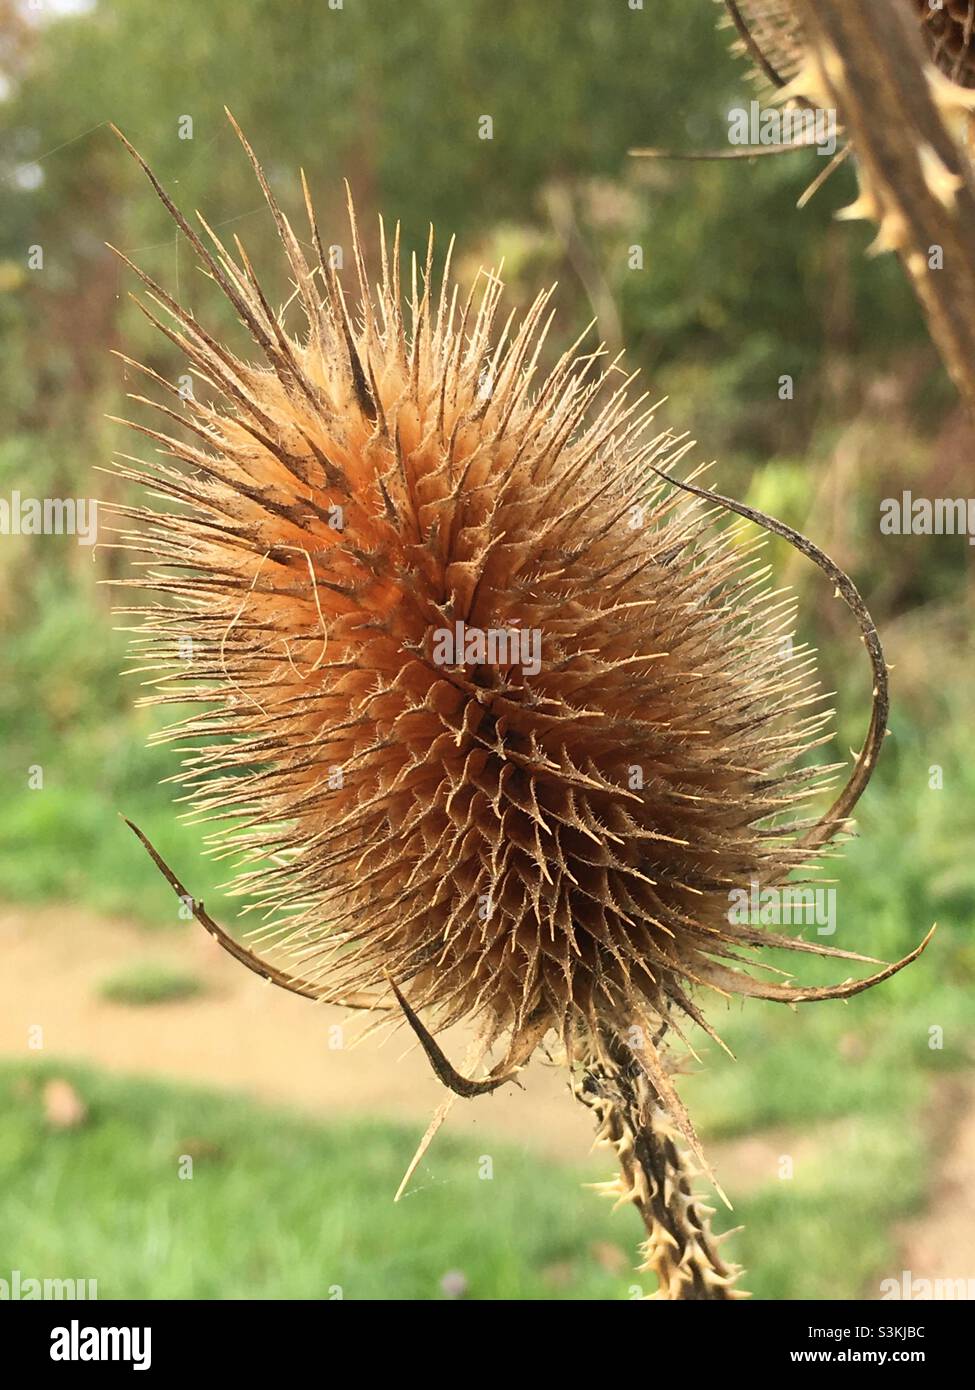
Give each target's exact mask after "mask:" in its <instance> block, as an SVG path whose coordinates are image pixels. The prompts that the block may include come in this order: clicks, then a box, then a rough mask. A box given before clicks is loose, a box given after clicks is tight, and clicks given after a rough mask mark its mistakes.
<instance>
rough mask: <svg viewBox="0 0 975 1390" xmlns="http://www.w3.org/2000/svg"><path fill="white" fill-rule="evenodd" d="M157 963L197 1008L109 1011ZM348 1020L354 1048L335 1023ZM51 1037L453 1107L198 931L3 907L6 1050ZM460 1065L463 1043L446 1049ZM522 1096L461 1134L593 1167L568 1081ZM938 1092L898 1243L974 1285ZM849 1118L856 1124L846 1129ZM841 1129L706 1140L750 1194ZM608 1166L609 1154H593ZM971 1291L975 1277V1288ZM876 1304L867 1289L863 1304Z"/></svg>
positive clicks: (968, 1124)
mask: <svg viewBox="0 0 975 1390" xmlns="http://www.w3.org/2000/svg"><path fill="white" fill-rule="evenodd" d="M147 962H152V963H156V964H159V965H166V966H170V967H172V968H174V969H178V970H180V971H182V972H187V973H190V974H192V975H194V976H196V977H197V978H198V979H199V980H200V981H201V982H202V983H203V985H204V986H205V993H203V994H202V995H200V996H199V997H197V998H193V999H187V1000H183V1001H181V1002H173V1003H167V1004H156V1005H153V1006H151V1007H148V1006H143V1007H133V1006H126V1005H121V1004H116V1003H111V1002H108V1001H106V1000H105V999H103V998H102V997H101V994H100V986H101V985H102V984H103V983H104V981H105V980H106V979H107V978H108V977H110V976H113V975H117V974H119V973H121V972H124V971H125V970H127V969H132V968H134V967H136V966H140V965H144V964H145V963H147ZM336 1024H341V1025H343V1030H344V1037H343V1039H342V1041H343V1043H344V1045H343V1046H340V1047H336V1046H334V1045H333V1046H330V1042H332V1043H333V1044H334V1042H335V1041H336V1039H335V1036H334V1034H333V1033H332V1028H333V1026H334V1025H336ZM37 1025H40V1027H41V1028H42V1029H43V1043H44V1047H43V1051H44V1053H45V1054H46V1055H48V1056H53V1057H57V1058H64V1059H72V1060H77V1061H85V1062H91V1063H94V1064H96V1065H98V1066H100V1067H104V1068H106V1069H108V1070H113V1071H118V1072H123V1073H129V1074H136V1073H138V1074H145V1075H151V1076H157V1077H160V1078H165V1079H170V1080H175V1081H181V1082H184V1083H185V1082H187V1081H193V1082H195V1083H197V1084H199V1085H202V1086H215V1087H225V1088H227V1089H231V1090H235V1091H239V1092H241V1093H243V1094H246V1095H249V1096H251V1097H253V1098H255V1099H257V1100H261V1101H265V1102H269V1103H272V1104H277V1105H285V1106H291V1107H293V1108H296V1109H299V1110H304V1111H307V1112H309V1113H312V1114H315V1115H318V1116H322V1115H340V1114H347V1115H348V1114H355V1113H357V1114H361V1113H363V1112H366V1113H371V1114H382V1115H388V1116H393V1117H396V1118H398V1119H400V1120H403V1121H405V1122H407V1123H411V1124H414V1125H415V1126H416V1129H417V1136H418V1137H419V1135H420V1134H421V1133H422V1132H423V1130H424V1129H425V1128H426V1124H427V1122H428V1120H429V1118H430V1115H431V1114H432V1113H433V1111H434V1109H435V1108H436V1106H437V1104H438V1103H439V1101H440V1099H441V1097H442V1089H441V1087H440V1083H439V1082H438V1081H436V1080H435V1078H434V1077H433V1075H432V1073H431V1071H430V1068H429V1065H428V1064H427V1062H426V1059H425V1058H424V1057H423V1056H422V1054H421V1053H420V1052H419V1049H418V1048H417V1047H415V1046H409V1045H408V1044H407V1041H406V1039H405V1037H404V1036H403V1035H402V1034H398V1035H397V1036H396V1037H395V1038H392V1039H387V1040H385V1041H382V1042H381V1041H380V1039H378V1038H375V1037H374V1038H370V1039H367V1040H366V1041H364V1042H363V1043H361V1044H359V1045H354V1042H355V1037H356V1034H357V1032H358V1027H359V1025H358V1024H356V1023H355V1022H354V1021H353V1022H352V1023H350V1022H349V1015H348V1012H347V1011H345V1010H340V1009H328V1008H323V1007H321V1006H318V1005H313V1004H310V1003H309V1002H308V1001H307V1000H304V999H300V998H297V997H296V996H293V995H289V994H286V993H284V992H283V991H281V990H279V989H274V988H272V987H270V986H268V985H265V984H264V983H263V982H262V981H260V980H259V979H257V978H256V977H255V976H253V975H251V974H249V973H248V972H247V971H246V970H244V969H242V968H241V967H240V966H238V965H236V964H235V963H234V962H233V961H230V960H228V958H227V957H226V956H225V955H224V953H223V952H222V951H221V950H220V948H219V947H218V946H217V945H216V943H215V942H214V941H212V940H211V939H210V938H209V937H208V936H206V935H205V934H204V933H203V932H202V931H200V930H199V929H198V928H197V927H196V926H195V924H187V926H186V928H185V930H180V931H166V930H151V929H145V928H140V927H138V926H136V925H133V924H131V923H128V922H124V921H119V920H106V919H104V918H100V917H97V916H94V915H92V914H90V913H87V912H85V911H83V910H81V909H78V908H73V907H66V908H51V907H45V908H40V909H33V908H31V909H25V908H16V909H13V908H11V909H2V908H0V1054H6V1055H8V1056H30V1055H32V1054H31V1052H30V1050H29V1038H30V1035H31V1029H32V1028H35V1027H36V1026H37ZM441 1041H442V1043H443V1046H444V1049H445V1051H446V1052H447V1054H448V1056H450V1057H451V1058H452V1059H453V1060H454V1061H455V1064H457V1065H460V1064H461V1063H462V1062H463V1059H464V1056H465V1053H466V1049H467V1042H468V1039H467V1035H466V1034H465V1032H464V1031H463V1030H462V1029H453V1030H451V1031H450V1032H448V1033H447V1034H446V1035H444V1037H443V1038H442V1039H441ZM523 1079H524V1090H518V1089H516V1088H515V1087H505V1088H504V1089H503V1090H502V1091H500V1092H498V1093H497V1094H495V1095H492V1096H485V1097H482V1098H481V1099H479V1100H475V1101H460V1100H459V1101H458V1102H457V1103H456V1105H455V1106H454V1110H453V1113H452V1115H451V1117H450V1119H449V1121H448V1125H449V1128H450V1130H451V1132H453V1133H454V1134H457V1135H463V1136H466V1137H468V1138H470V1139H473V1140H475V1141H477V1140H478V1139H480V1140H482V1141H483V1142H485V1143H486V1142H487V1141H488V1139H489V1138H495V1139H504V1140H505V1141H506V1142H508V1143H509V1144H513V1145H515V1146H517V1147H520V1148H523V1149H526V1150H531V1151H532V1152H535V1153H540V1154H543V1155H545V1156H548V1157H551V1158H553V1159H556V1160H561V1161H563V1162H579V1161H584V1160H585V1157H586V1155H587V1154H588V1152H589V1150H590V1144H591V1138H592V1135H591V1130H590V1127H589V1123H588V1120H587V1117H586V1115H585V1114H584V1113H583V1111H582V1109H581V1107H579V1106H578V1105H576V1104H575V1103H574V1102H573V1100H572V1098H571V1097H570V1096H569V1094H568V1092H567V1090H566V1086H565V1080H564V1075H563V1073H562V1072H561V1071H560V1070H558V1069H556V1068H553V1067H548V1066H545V1065H541V1064H538V1063H533V1064H532V1065H531V1066H530V1067H529V1068H528V1070H527V1071H526V1072H525V1073H524V1077H523ZM945 1084H946V1086H948V1087H950V1088H951V1090H952V1093H951V1095H950V1096H947V1095H945V1094H940V1095H938V1096H937V1097H936V1102H937V1114H938V1117H939V1119H938V1123H939V1124H941V1125H943V1124H944V1116H945V1115H946V1114H953V1115H955V1116H956V1117H958V1118H957V1120H956V1124H955V1127H954V1133H953V1134H951V1133H948V1134H945V1142H944V1145H943V1150H942V1154H941V1156H940V1164H941V1167H940V1171H939V1174H938V1177H937V1179H936V1180H935V1181H934V1182H933V1183H932V1189H931V1190H932V1204H931V1206H930V1208H929V1210H928V1211H927V1212H925V1213H924V1214H923V1215H922V1216H920V1217H919V1218H918V1219H917V1220H916V1221H912V1222H910V1223H908V1224H906V1225H905V1226H904V1227H903V1229H902V1230H901V1231H900V1232H899V1233H898V1235H899V1238H900V1241H901V1245H902V1263H901V1266H900V1269H898V1270H891V1271H890V1272H889V1273H890V1274H891V1275H892V1276H893V1277H898V1278H899V1277H900V1272H901V1270H909V1271H910V1272H911V1277H912V1278H915V1279H932V1280H933V1279H945V1278H953V1279H960V1278H971V1279H972V1280H973V1281H975V1087H968V1088H965V1087H962V1086H961V1084H960V1083H958V1082H947V1083H945ZM839 1123H843V1124H845V1123H848V1121H842V1122H839ZM834 1128H835V1127H831V1126H830V1125H824V1126H819V1127H817V1129H816V1130H815V1131H814V1132H812V1133H810V1134H801V1135H800V1134H796V1133H790V1132H786V1131H778V1130H776V1131H769V1132H767V1133H764V1134H758V1135H749V1136H747V1137H745V1138H743V1139H740V1140H737V1141H734V1142H732V1143H726V1144H720V1145H711V1146H709V1155H710V1157H711V1159H712V1161H713V1162H714V1164H715V1167H716V1169H717V1171H718V1173H719V1174H720V1177H721V1180H722V1183H723V1185H724V1186H725V1188H726V1189H727V1190H728V1191H730V1192H737V1193H738V1194H742V1193H744V1192H746V1191H750V1190H754V1189H755V1188H757V1187H760V1186H763V1185H764V1184H766V1183H769V1182H773V1181H775V1176H776V1171H777V1164H778V1156H779V1155H780V1154H781V1153H783V1152H788V1153H791V1154H792V1155H793V1156H801V1155H802V1154H804V1153H809V1154H812V1153H813V1152H814V1151H816V1150H820V1151H821V1150H822V1149H823V1148H824V1147H828V1146H829V1144H830V1140H831V1137H834V1138H835V1134H834V1132H833V1131H834ZM594 1161H595V1163H596V1164H597V1166H598V1167H599V1169H600V1171H601V1168H602V1166H604V1163H605V1160H604V1159H602V1158H601V1157H600V1158H597V1159H596V1160H594ZM973 1288H975V1282H973ZM868 1296H869V1295H868Z"/></svg>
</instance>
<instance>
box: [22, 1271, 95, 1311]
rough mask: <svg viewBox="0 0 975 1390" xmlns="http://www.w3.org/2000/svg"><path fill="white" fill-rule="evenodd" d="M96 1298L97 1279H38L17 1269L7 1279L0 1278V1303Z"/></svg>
mask: <svg viewBox="0 0 975 1390" xmlns="http://www.w3.org/2000/svg"><path fill="white" fill-rule="evenodd" d="M97 1298H98V1280H97V1279H50V1278H46V1277H45V1278H39V1279H38V1278H34V1277H33V1276H32V1275H28V1274H24V1273H22V1272H21V1270H19V1269H12V1270H11V1271H10V1278H9V1279H3V1278H0V1303H3V1302H10V1303H30V1302H33V1301H34V1300H54V1301H57V1300H59V1299H70V1300H72V1301H74V1300H76V1299H84V1300H85V1301H86V1302H92V1303H93V1302H95V1301H96V1300H97Z"/></svg>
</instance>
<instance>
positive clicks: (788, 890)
mask: <svg viewBox="0 0 975 1390" xmlns="http://www.w3.org/2000/svg"><path fill="white" fill-rule="evenodd" d="M728 901H729V903H730V904H731V905H730V907H729V908H728V921H729V922H730V923H731V924H732V925H733V926H743V927H744V926H751V927H759V926H761V927H783V926H785V927H790V926H804V927H815V928H816V933H817V935H818V936H832V935H833V933H834V932H835V931H836V889H835V888H813V887H810V886H809V885H806V886H802V885H800V884H791V883H788V884H786V885H785V886H784V887H782V888H762V887H761V886H760V885H759V883H758V880H757V879H752V881H751V883H750V884H749V886H748V887H747V888H732V889H731V890H730V892H729V893H728Z"/></svg>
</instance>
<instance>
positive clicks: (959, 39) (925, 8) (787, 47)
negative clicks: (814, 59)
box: [718, 0, 975, 87]
mask: <svg viewBox="0 0 975 1390" xmlns="http://www.w3.org/2000/svg"><path fill="white" fill-rule="evenodd" d="M718 3H719V4H721V5H724V4H725V0H718ZM891 4H892V5H903V6H905V7H906V9H908V10H910V11H912V12H914V13H916V15H917V17H918V20H919V22H920V25H921V34H922V37H923V38H924V41H925V46H926V48H927V51H928V54H929V55H930V58H931V61H932V63H934V65H935V66H936V67H937V68H938V70H939V71H940V72H941V73H943V74H944V76H945V77H947V78H948V79H949V80H950V81H951V82H956V83H958V84H959V85H960V86H962V87H975V0H936V3H932V0H891ZM728 8H729V9H730V8H731V7H730V6H728ZM735 10H736V12H737V14H736V17H735V23H736V27H737V28H738V29H739V32H740V31H741V28H742V26H743V27H744V28H745V29H747V35H748V37H747V39H746V40H745V41H744V42H742V43H739V45H738V46H739V48H740V49H742V50H744V51H747V52H749V53H750V56H751V57H752V59H753V63H754V69H755V75H756V77H758V78H759V79H761V80H762V81H767V80H768V79H769V77H770V75H771V74H770V72H769V71H768V69H767V68H766V66H765V64H767V65H768V66H769V67H770V68H771V69H772V71H773V72H774V73H776V74H777V75H778V77H779V78H781V79H783V80H785V81H789V80H791V79H792V78H794V77H795V76H796V75H797V74H798V72H799V70H800V68H801V67H802V64H803V52H804V49H805V39H804V36H803V31H802V25H801V24H800V22H799V17H798V15H797V14H796V11H795V5H794V4H793V0H736V2H735ZM759 55H761V56H760V57H759ZM762 59H764V64H763V63H762Z"/></svg>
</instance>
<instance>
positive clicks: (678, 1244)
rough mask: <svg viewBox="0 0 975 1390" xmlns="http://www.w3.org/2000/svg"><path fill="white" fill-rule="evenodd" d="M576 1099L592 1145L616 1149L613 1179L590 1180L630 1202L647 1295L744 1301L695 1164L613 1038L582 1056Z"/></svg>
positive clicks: (648, 1086) (619, 1199)
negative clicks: (593, 1133) (638, 1225)
mask: <svg viewBox="0 0 975 1390" xmlns="http://www.w3.org/2000/svg"><path fill="white" fill-rule="evenodd" d="M575 1094H576V1097H577V1099H578V1100H580V1101H581V1102H582V1104H583V1105H586V1106H587V1107H588V1108H589V1109H590V1110H592V1111H593V1112H594V1114H595V1116H596V1119H597V1125H598V1128H597V1137H596V1142H597V1143H598V1144H602V1145H604V1146H606V1147H609V1148H612V1149H614V1150H615V1152H616V1157H617V1161H618V1163H619V1167H620V1175H619V1178H617V1179H614V1180H613V1181H612V1182H608V1183H600V1184H597V1190H599V1191H600V1192H601V1193H602V1194H603V1195H605V1196H607V1197H615V1198H616V1205H617V1206H619V1205H622V1204H623V1203H626V1202H632V1203H633V1204H634V1205H635V1206H636V1208H637V1210H638V1211H639V1213H640V1216H641V1217H642V1219H643V1224H644V1226H645V1227H646V1231H647V1237H646V1240H645V1241H644V1242H643V1244H642V1245H641V1247H640V1253H641V1254H642V1256H643V1263H642V1264H641V1265H640V1266H639V1271H640V1273H648V1274H655V1275H656V1276H657V1280H658V1284H659V1287H658V1289H657V1291H656V1292H655V1293H652V1294H648V1295H646V1297H647V1298H652V1299H690V1300H697V1301H701V1300H715V1299H734V1298H747V1297H748V1295H747V1294H745V1293H743V1292H741V1291H739V1290H737V1289H736V1288H735V1287H734V1285H735V1282H736V1281H737V1279H738V1278H739V1276H740V1274H741V1270H740V1268H739V1267H738V1266H737V1265H733V1264H727V1263H725V1261H724V1260H723V1259H722V1258H721V1256H720V1254H719V1253H718V1246H719V1245H720V1244H721V1242H722V1241H724V1240H726V1239H727V1238H728V1236H729V1235H733V1234H734V1232H733V1231H729V1232H726V1233H725V1234H724V1235H720V1236H716V1235H714V1234H713V1232H712V1231H711V1223H710V1218H711V1216H712V1215H713V1213H714V1208H713V1207H709V1206H706V1205H704V1203H703V1201H702V1198H701V1197H700V1195H699V1194H697V1193H695V1192H694V1191H693V1181H694V1179H695V1178H696V1177H697V1176H698V1175H699V1171H700V1170H699V1169H698V1168H697V1166H696V1165H695V1163H694V1162H693V1160H692V1158H691V1156H690V1155H689V1154H688V1153H687V1151H686V1149H685V1148H684V1146H683V1145H682V1143H681V1141H680V1137H679V1135H678V1133H677V1131H676V1130H675V1129H674V1127H673V1125H672V1124H671V1123H670V1120H669V1118H668V1116H667V1114H666V1112H665V1110H664V1109H663V1107H662V1106H661V1104H660V1099H659V1097H658V1096H657V1094H656V1092H655V1091H654V1090H653V1087H652V1086H651V1084H650V1082H649V1081H648V1080H647V1078H646V1076H645V1075H644V1073H643V1072H642V1071H641V1070H640V1068H639V1067H638V1066H636V1064H635V1063H634V1061H633V1058H632V1056H631V1055H630V1054H629V1052H628V1050H627V1049H626V1048H625V1047H623V1045H622V1044H621V1043H620V1041H619V1039H618V1038H617V1037H616V1036H615V1035H613V1034H611V1033H608V1032H607V1033H604V1034H603V1035H602V1036H601V1037H600V1038H599V1040H598V1044H597V1045H596V1046H595V1047H594V1048H592V1050H591V1052H590V1055H589V1056H588V1058H587V1059H586V1065H585V1068H584V1071H583V1074H582V1077H581V1080H580V1081H579V1082H578V1083H577V1084H576V1086H575Z"/></svg>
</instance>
